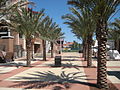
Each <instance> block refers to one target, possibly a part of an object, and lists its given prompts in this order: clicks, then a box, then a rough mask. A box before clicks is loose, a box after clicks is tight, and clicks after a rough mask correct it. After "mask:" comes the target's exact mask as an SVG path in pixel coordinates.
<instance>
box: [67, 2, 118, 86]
mask: <svg viewBox="0 0 120 90" xmlns="http://www.w3.org/2000/svg"><path fill="white" fill-rule="evenodd" d="M68 4H71V5H73V6H75V7H76V8H77V9H83V8H87V9H89V10H90V11H91V12H92V17H93V19H94V20H95V22H96V36H97V39H98V69H97V72H98V73H97V85H98V87H99V88H108V84H107V70H106V61H107V60H106V42H107V31H108V30H107V22H108V19H109V18H110V16H111V15H112V14H113V13H114V12H115V11H116V8H117V6H119V5H120V0H87V1H84V0H69V1H68Z"/></svg>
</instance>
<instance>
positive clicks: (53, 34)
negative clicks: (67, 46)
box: [47, 23, 64, 58]
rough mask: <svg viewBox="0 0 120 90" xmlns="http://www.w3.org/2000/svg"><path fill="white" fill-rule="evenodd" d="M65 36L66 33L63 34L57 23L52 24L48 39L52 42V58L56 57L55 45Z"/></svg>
mask: <svg viewBox="0 0 120 90" xmlns="http://www.w3.org/2000/svg"><path fill="white" fill-rule="evenodd" d="M63 35H64V33H62V32H61V28H59V27H58V25H57V24H56V23H52V24H51V26H50V30H49V31H48V37H47V38H48V39H47V40H48V41H50V42H51V58H53V57H54V55H53V53H54V51H53V50H54V44H56V43H57V40H59V39H61V38H63Z"/></svg>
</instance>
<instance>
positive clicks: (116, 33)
mask: <svg viewBox="0 0 120 90" xmlns="http://www.w3.org/2000/svg"><path fill="white" fill-rule="evenodd" d="M108 38H109V39H112V40H114V41H115V49H118V48H119V47H118V46H119V45H118V41H119V39H120V20H119V19H116V20H115V21H114V22H111V23H110V25H109V31H108Z"/></svg>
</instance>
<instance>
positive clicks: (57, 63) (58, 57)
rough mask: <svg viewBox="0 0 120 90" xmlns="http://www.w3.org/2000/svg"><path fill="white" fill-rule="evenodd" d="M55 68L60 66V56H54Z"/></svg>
mask: <svg viewBox="0 0 120 90" xmlns="http://www.w3.org/2000/svg"><path fill="white" fill-rule="evenodd" d="M55 66H56V67H60V66H61V56H55Z"/></svg>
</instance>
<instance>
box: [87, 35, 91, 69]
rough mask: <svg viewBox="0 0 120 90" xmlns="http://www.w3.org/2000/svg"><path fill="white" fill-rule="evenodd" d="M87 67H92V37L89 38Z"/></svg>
mask: <svg viewBox="0 0 120 90" xmlns="http://www.w3.org/2000/svg"><path fill="white" fill-rule="evenodd" d="M87 41H88V51H87V54H88V55H87V67H91V66H92V35H89V36H88V40H87Z"/></svg>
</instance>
